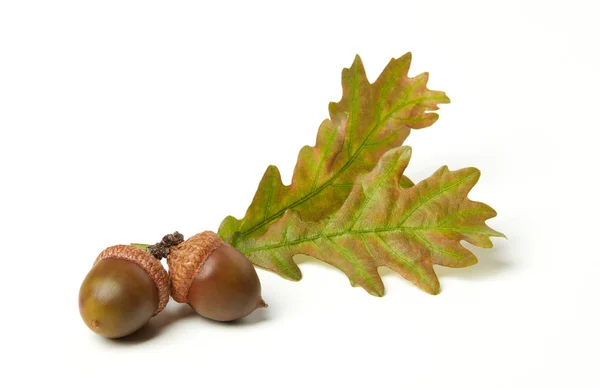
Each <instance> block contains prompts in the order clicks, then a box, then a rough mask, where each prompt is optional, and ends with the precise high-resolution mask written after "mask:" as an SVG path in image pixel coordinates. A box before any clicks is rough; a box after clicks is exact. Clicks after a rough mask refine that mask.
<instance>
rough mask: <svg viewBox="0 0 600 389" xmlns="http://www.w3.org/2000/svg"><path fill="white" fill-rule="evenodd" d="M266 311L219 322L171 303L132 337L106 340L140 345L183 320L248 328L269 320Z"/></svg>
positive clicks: (260, 310) (186, 306) (181, 305)
mask: <svg viewBox="0 0 600 389" xmlns="http://www.w3.org/2000/svg"><path fill="white" fill-rule="evenodd" d="M266 311H267V310H266V309H257V310H256V311H254V312H252V313H251V314H250V315H248V316H246V317H243V318H241V319H237V320H233V321H230V322H219V321H215V320H211V319H207V318H204V317H202V316H200V315H198V314H197V313H196V311H194V309H193V308H192V307H190V306H189V305H188V304H177V303H175V302H174V301H172V300H171V301H170V302H169V305H167V308H165V310H164V311H162V312H161V313H159V314H158V315H156V316H155V317H153V318H152V319H150V320H149V321H148V323H146V324H145V325H144V326H143V327H142V328H140V329H139V330H138V331H136V332H134V333H133V334H131V335H128V336H126V337H123V338H117V339H105V340H106V341H108V342H114V343H121V344H138V343H143V342H146V341H148V340H151V339H153V338H154V337H156V336H158V335H159V334H160V333H161V332H162V331H163V330H164V329H166V328H168V327H169V326H170V325H172V324H174V323H177V322H180V321H182V320H184V319H185V320H198V321H202V322H203V323H205V324H209V325H220V326H231V327H236V326H248V325H254V324H258V323H261V322H263V321H265V320H267V313H266Z"/></svg>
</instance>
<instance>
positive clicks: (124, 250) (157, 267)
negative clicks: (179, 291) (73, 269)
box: [94, 245, 170, 316]
mask: <svg viewBox="0 0 600 389" xmlns="http://www.w3.org/2000/svg"><path fill="white" fill-rule="evenodd" d="M107 258H116V259H123V260H125V261H129V262H133V263H135V264H136V265H138V266H139V267H141V268H142V269H144V270H145V271H146V273H148V276H150V278H151V279H152V280H153V281H154V283H155V284H156V287H157V288H158V307H157V308H156V311H154V314H153V316H156V315H158V313H159V312H160V311H162V310H163V309H164V308H165V307H166V306H167V303H168V302H169V289H170V287H169V275H168V273H167V271H166V270H165V268H164V267H163V265H162V264H161V263H160V261H159V260H157V259H156V258H155V257H154V256H153V255H152V254H150V253H148V252H146V251H144V250H142V249H140V248H137V247H134V246H129V245H116V246H111V247H108V248H106V249H104V250H103V251H102V252H101V253H100V255H98V258H96V261H94V266H95V265H96V264H97V263H98V262H100V261H102V260H103V259H107Z"/></svg>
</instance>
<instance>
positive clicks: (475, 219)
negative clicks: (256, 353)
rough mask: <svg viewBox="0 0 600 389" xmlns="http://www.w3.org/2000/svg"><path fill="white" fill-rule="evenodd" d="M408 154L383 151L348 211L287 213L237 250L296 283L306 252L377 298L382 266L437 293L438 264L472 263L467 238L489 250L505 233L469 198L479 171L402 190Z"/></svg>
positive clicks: (446, 173) (443, 172)
mask: <svg viewBox="0 0 600 389" xmlns="http://www.w3.org/2000/svg"><path fill="white" fill-rule="evenodd" d="M410 156H411V149H410V147H408V146H402V147H398V148H395V149H392V150H390V151H388V152H387V153H385V154H384V155H383V156H382V157H381V159H380V161H379V163H378V164H377V166H376V167H375V168H374V169H373V170H372V171H371V172H369V173H368V174H365V175H362V176H360V177H359V178H358V179H357V180H356V182H355V183H354V185H353V186H352V189H351V192H350V194H349V195H348V197H347V199H346V201H345V202H344V203H343V205H342V207H341V208H340V209H339V210H338V211H337V212H335V213H333V214H332V215H331V216H329V217H327V218H323V219H322V220H319V221H306V220H304V219H303V217H302V215H301V213H300V212H298V211H297V210H294V209H290V210H287V211H286V212H285V215H284V216H283V217H282V218H280V219H279V220H277V221H276V222H274V223H272V224H271V225H270V226H269V229H268V231H267V232H266V233H264V234H263V235H262V236H259V237H256V238H255V239H252V240H243V241H240V244H239V246H238V248H239V249H240V250H241V251H242V252H244V253H245V254H246V255H247V256H248V258H249V259H250V260H251V261H252V262H253V263H255V264H257V265H259V266H261V267H263V268H267V269H270V270H273V271H274V272H277V273H279V274H283V275H286V276H288V277H289V278H292V279H297V278H299V275H300V270H299V269H298V266H297V265H296V263H295V262H294V261H293V257H294V255H297V254H304V255H308V256H311V257H314V258H317V259H319V260H321V261H324V262H326V263H328V264H331V265H333V266H335V267H337V268H339V269H340V270H342V271H343V272H344V273H345V274H346V275H347V276H348V278H349V279H350V282H351V283H352V285H360V286H362V287H363V288H364V289H366V290H367V291H368V292H369V293H371V294H373V295H377V296H382V295H383V293H384V286H383V282H382V280H381V278H380V276H379V274H378V271H377V268H378V267H380V266H385V267H388V268H390V269H392V270H394V271H396V272H398V273H399V274H401V275H402V276H403V277H404V278H406V279H407V280H409V281H411V282H413V283H414V284H415V285H417V286H418V287H419V288H421V289H423V290H424V291H426V292H428V293H431V294H437V293H439V291H440V284H439V281H438V278H437V276H436V274H435V271H434V268H433V265H442V266H449V267H464V266H469V265H473V264H475V263H477V258H476V257H475V255H474V254H473V253H472V252H470V251H469V250H468V249H466V248H465V247H464V246H463V245H462V244H461V241H467V242H469V243H471V244H473V245H475V246H479V247H484V248H490V247H492V242H491V240H490V237H503V236H504V235H503V234H502V233H500V232H497V231H495V230H493V229H491V228H490V227H488V226H487V225H486V224H485V221H486V220H487V219H489V218H492V217H494V216H496V212H495V211H494V210H493V209H492V208H491V207H489V206H488V205H486V204H483V203H480V202H475V201H471V200H470V199H468V198H467V195H468V193H469V191H470V190H471V189H472V188H473V186H474V185H475V184H476V183H477V181H478V179H479V176H480V173H479V170H477V169H476V168H466V169H461V170H457V171H450V170H449V169H448V168H447V167H446V166H444V167H442V168H440V169H439V170H437V171H436V172H435V173H434V174H433V175H432V176H431V177H429V178H427V179H425V180H423V181H421V182H419V183H418V184H416V185H414V186H412V187H409V188H403V187H402V185H401V180H402V175H403V173H404V170H405V169H406V166H407V165H408V162H409V160H410Z"/></svg>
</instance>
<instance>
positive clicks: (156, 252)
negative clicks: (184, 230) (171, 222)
mask: <svg viewBox="0 0 600 389" xmlns="http://www.w3.org/2000/svg"><path fill="white" fill-rule="evenodd" d="M184 240H185V239H184V238H183V235H182V234H180V233H179V232H177V231H175V232H174V233H172V234H167V235H165V236H163V238H162V239H161V240H160V242H158V243H155V244H145V243H130V245H131V246H133V247H137V248H138V249H142V250H144V251H147V252H149V253H150V254H152V255H153V256H154V258H156V259H158V260H159V261H160V260H161V259H163V258H166V257H167V256H168V255H169V248H171V247H173V246H177V245H178V244H180V243H183V241H184Z"/></svg>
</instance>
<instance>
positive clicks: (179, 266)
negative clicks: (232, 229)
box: [167, 231, 223, 303]
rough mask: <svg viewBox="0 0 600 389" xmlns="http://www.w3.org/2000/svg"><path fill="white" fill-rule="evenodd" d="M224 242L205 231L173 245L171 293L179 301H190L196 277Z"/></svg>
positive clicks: (170, 267) (170, 258)
mask: <svg viewBox="0 0 600 389" xmlns="http://www.w3.org/2000/svg"><path fill="white" fill-rule="evenodd" d="M222 244H223V241H222V240H221V238H219V236H218V235H217V234H215V233H214V232H212V231H204V232H202V233H200V234H196V235H194V236H192V237H191V238H189V239H188V240H186V241H185V242H183V243H181V244H179V245H177V246H175V247H171V249H170V252H169V256H168V257H167V263H168V264H169V274H170V275H171V295H172V296H173V299H174V300H175V301H177V302H178V303H187V302H188V298H187V296H188V292H189V290H190V287H191V286H192V281H193V280H194V277H196V274H198V272H199V271H200V268H201V267H202V265H203V264H204V262H205V261H206V258H208V256H209V255H210V254H212V252H213V251H215V250H216V249H217V248H218V247H219V246H221V245H222Z"/></svg>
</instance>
